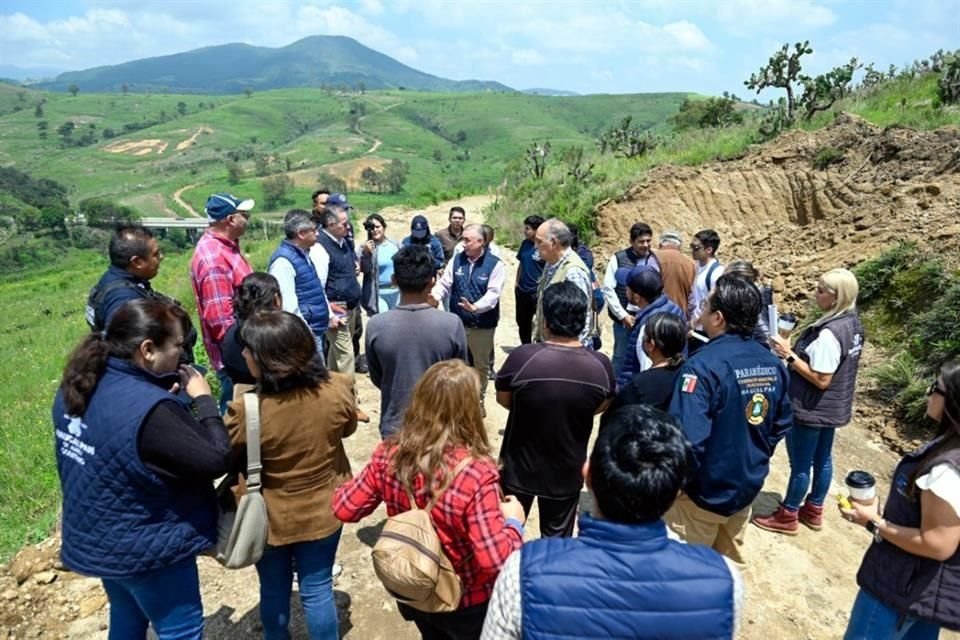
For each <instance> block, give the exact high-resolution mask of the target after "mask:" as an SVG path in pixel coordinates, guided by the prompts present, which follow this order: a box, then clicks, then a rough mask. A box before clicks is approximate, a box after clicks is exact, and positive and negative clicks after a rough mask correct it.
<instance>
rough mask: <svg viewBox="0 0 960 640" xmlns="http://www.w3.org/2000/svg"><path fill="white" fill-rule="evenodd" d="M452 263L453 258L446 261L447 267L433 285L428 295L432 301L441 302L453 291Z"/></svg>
mask: <svg viewBox="0 0 960 640" xmlns="http://www.w3.org/2000/svg"><path fill="white" fill-rule="evenodd" d="M453 262H454V260H453V258H450V259H449V260H448V261H447V265H446V266H445V267H444V268H443V274H442V275H441V276H440V279H439V280H437V281H436V283H435V284H434V285H433V289H432V290H431V291H430V295H431V296H433V299H434V300H443V299H444V298H446V297H447V296H448V295H450V291H451V289H453ZM457 302H459V300H458V301H457Z"/></svg>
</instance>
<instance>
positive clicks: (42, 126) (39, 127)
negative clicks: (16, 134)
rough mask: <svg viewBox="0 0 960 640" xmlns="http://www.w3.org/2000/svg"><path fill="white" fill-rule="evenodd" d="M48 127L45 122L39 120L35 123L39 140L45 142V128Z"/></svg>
mask: <svg viewBox="0 0 960 640" xmlns="http://www.w3.org/2000/svg"><path fill="white" fill-rule="evenodd" d="M49 126H50V123H48V122H47V121H46V120H40V121H39V122H37V135H39V136H40V139H41V140H46V138H47V128H48V127H49Z"/></svg>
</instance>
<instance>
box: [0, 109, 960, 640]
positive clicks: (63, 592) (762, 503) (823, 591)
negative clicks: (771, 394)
mask: <svg viewBox="0 0 960 640" xmlns="http://www.w3.org/2000/svg"><path fill="white" fill-rule="evenodd" d="M864 125H865V123H861V122H858V121H856V120H852V121H850V122H849V123H841V124H840V125H839V126H838V127H834V128H832V129H829V130H827V131H825V132H823V133H821V134H818V135H814V134H810V133H806V132H794V133H791V134H788V135H786V136H783V137H782V138H781V140H778V141H777V142H776V143H775V144H774V145H772V146H771V147H769V148H764V149H763V150H761V152H760V153H759V154H756V155H753V156H748V157H747V158H744V159H743V160H739V161H736V162H731V163H721V164H716V165H709V166H705V167H700V168H696V169H691V168H670V167H667V168H663V169H658V170H655V171H654V172H652V173H651V176H650V180H648V181H647V182H646V183H645V184H643V185H638V186H637V187H635V188H634V189H632V190H631V191H630V192H629V193H628V194H626V195H625V197H623V198H622V199H620V200H618V201H615V202H614V201H611V202H608V203H605V204H604V205H603V206H601V207H600V217H599V225H600V230H601V234H602V235H601V242H600V243H601V248H600V249H598V250H597V251H596V257H597V261H598V264H605V262H606V260H607V259H608V258H609V255H610V252H611V251H612V250H613V249H615V248H619V246H620V245H621V244H623V238H624V237H625V236H626V235H627V230H628V229H629V225H630V224H631V223H632V222H634V221H636V220H638V219H643V220H646V221H648V222H650V223H651V224H652V225H653V226H654V228H655V230H657V231H660V230H662V229H664V228H668V227H675V228H678V229H680V230H682V231H683V232H684V233H685V235H686V236H687V238H689V236H690V234H691V232H693V231H695V230H697V229H699V228H702V227H705V226H714V227H715V228H717V229H718V230H719V231H720V233H721V236H722V237H723V238H724V243H723V244H722V245H721V254H722V256H723V257H724V259H725V260H730V259H732V258H733V257H735V256H736V257H749V258H753V259H755V260H756V261H757V262H758V264H759V265H760V266H761V267H762V268H763V269H764V271H765V272H766V273H768V274H770V275H771V276H772V277H773V281H774V283H775V286H776V288H777V290H778V296H779V297H780V299H781V300H783V301H784V303H785V306H786V307H788V308H795V309H796V310H800V309H802V308H803V301H804V300H805V299H806V295H807V293H808V290H809V288H810V286H811V284H812V283H813V281H814V279H815V278H816V276H817V274H819V272H821V271H823V270H826V269H828V268H830V267H833V266H836V265H846V264H851V263H853V262H856V261H858V260H860V259H863V258H866V257H869V256H872V255H875V254H876V253H879V252H880V251H881V250H882V249H883V248H884V247H885V246H888V245H889V243H890V242H891V241H893V240H894V239H897V238H899V237H911V238H915V239H917V240H920V241H921V242H923V243H930V244H931V245H932V246H936V247H939V248H942V249H945V250H953V249H956V247H957V246H958V242H960V238H958V235H957V230H956V225H957V218H956V212H957V210H958V209H957V206H958V203H960V178H958V175H957V166H958V165H957V164H954V165H953V166H952V167H951V166H950V164H949V162H950V158H951V157H953V158H956V157H957V156H955V155H952V154H954V150H955V149H957V148H960V144H957V142H958V141H960V134H957V133H956V132H953V133H950V132H946V133H940V132H934V133H930V134H914V133H912V132H906V131H904V130H892V131H890V132H887V133H884V132H880V131H879V130H876V129H875V128H870V127H869V125H866V127H865V126H864ZM844 127H846V128H844ZM831 136H832V137H831ZM843 140H846V142H845V143H844V142H843ZM884 140H886V142H884ZM827 143H836V144H845V145H846V146H845V148H847V149H848V151H847V159H846V160H845V161H844V163H842V164H841V165H839V166H836V167H831V168H830V169H829V170H827V171H825V172H817V171H814V170H812V169H811V168H810V166H809V160H810V157H811V155H812V154H813V153H815V151H816V150H817V149H818V148H820V147H821V146H823V145H824V144H827ZM867 145H873V146H872V147H870V148H869V149H868V147H867ZM891 145H893V146H891ZM894 146H895V147H897V149H898V150H897V151H896V152H894V151H893V147H894ZM875 154H878V155H875ZM905 156H908V157H905ZM868 158H872V159H868ZM941 167H945V169H942V170H941ZM858 176H859V177H858ZM489 200H490V198H487V197H474V198H465V199H464V200H463V201H462V204H464V206H465V207H466V209H467V212H468V222H469V221H471V220H477V215H476V214H477V211H478V209H479V208H480V207H481V206H482V205H483V204H485V203H486V202H488V201H489ZM848 200H849V202H848ZM449 205H450V203H445V204H443V205H440V206H437V207H431V208H428V209H427V210H426V211H425V212H424V213H425V214H426V215H427V216H428V218H429V219H430V223H431V228H432V229H433V230H436V229H438V228H440V227H441V226H443V224H445V221H446V212H447V209H448V207H449ZM383 214H384V216H385V217H386V218H387V222H388V230H387V233H388V236H389V237H391V238H394V239H399V238H401V237H402V236H404V235H406V233H407V231H406V229H407V225H408V224H409V219H410V217H411V215H412V212H410V211H406V210H402V209H399V208H390V209H387V210H385V211H384V212H383ZM510 253H511V252H509V251H507V252H505V261H506V264H507V267H508V270H509V271H510V273H509V274H508V280H507V281H508V282H512V277H513V271H514V269H515V266H516V265H515V260H514V259H513V258H512V256H511V255H510ZM502 304H503V309H502V313H501V325H500V327H499V329H498V332H497V340H496V344H497V362H498V363H502V362H503V359H504V357H505V355H506V352H507V351H508V350H509V349H510V348H511V347H513V346H515V345H516V344H517V342H518V341H517V338H516V327H515V324H514V322H513V315H514V305H513V296H512V294H511V292H509V291H508V292H507V293H506V294H505V295H504V297H503V302H502ZM604 341H605V343H606V345H605V351H608V352H609V349H610V347H611V341H612V339H611V336H610V329H609V322H606V321H605V335H604ZM878 357H879V355H878V353H877V352H876V349H875V348H874V347H873V346H872V345H871V344H870V343H869V342H868V345H867V351H866V355H865V358H866V359H867V360H868V361H869V360H876V359H877V358H878ZM358 388H359V393H360V398H361V402H362V405H363V407H364V408H365V409H366V410H367V411H368V412H369V413H370V414H371V416H372V417H373V422H372V423H371V424H369V425H361V428H360V429H359V430H358V432H357V433H356V434H355V435H354V436H353V437H351V438H350V440H349V441H348V443H347V451H348V454H349V456H350V459H351V462H352V464H353V466H354V469H355V470H359V469H360V468H361V466H362V465H363V464H364V462H365V461H366V459H367V458H368V456H369V454H370V452H371V451H372V449H373V448H374V446H375V445H376V443H377V442H378V440H379V436H378V432H377V428H376V421H377V419H378V406H379V402H378V392H377V391H376V390H375V389H374V388H373V387H372V386H371V385H370V382H369V379H367V378H366V377H365V376H358ZM489 393H490V394H491V398H489V399H488V402H487V407H488V410H489V411H490V413H489V416H488V418H487V420H486V426H487V430H488V434H489V436H490V438H491V441H492V442H493V443H494V447H495V448H498V447H499V442H500V436H499V430H500V429H501V428H502V427H503V425H504V424H505V419H506V414H505V412H504V411H503V410H502V409H501V408H500V407H499V406H497V405H496V403H495V402H494V401H493V398H492V393H493V392H492V385H491V390H490V392H489ZM878 420H881V421H883V422H884V424H886V423H887V422H891V420H890V418H889V416H887V415H885V414H883V413H881V412H879V410H878V408H876V407H873V406H871V405H869V403H866V402H864V401H863V399H862V398H861V399H860V400H859V401H858V405H857V410H856V412H855V418H854V421H853V423H852V424H851V425H850V426H849V427H847V428H844V429H841V430H840V431H839V432H838V434H837V440H836V444H835V448H834V461H835V467H836V477H835V482H834V485H835V487H834V491H832V492H831V493H835V492H836V491H837V490H839V482H840V481H841V479H842V477H843V475H845V473H846V471H847V470H849V469H853V468H862V469H868V470H870V471H872V472H874V473H875V475H877V476H878V478H879V479H880V484H881V486H882V487H884V490H883V491H882V493H885V489H886V487H887V486H889V479H890V471H891V470H892V468H893V465H894V463H895V462H896V456H895V455H894V454H893V453H892V452H891V451H890V450H889V448H888V447H887V446H886V445H885V444H884V443H883V442H882V440H881V438H880V435H879V434H878V433H877V431H876V429H877V421H878ZM784 449H785V447H784V446H782V445H781V446H780V447H779V448H778V452H777V455H776V457H775V458H774V460H773V463H772V468H771V473H770V476H769V478H768V479H767V482H766V485H765V486H764V490H763V492H762V493H761V495H760V496H759V497H758V499H757V501H756V503H755V505H754V507H755V509H756V510H757V511H759V512H766V511H769V510H772V508H773V507H774V506H775V504H776V503H777V501H778V500H779V498H780V496H781V492H782V491H783V489H784V487H785V485H786V481H787V476H788V472H789V467H788V463H787V460H786V455H785V450H784ZM584 498H585V501H584V502H582V505H583V504H585V502H586V494H584ZM383 518H384V512H383V509H382V508H381V509H380V510H378V511H377V512H376V513H375V514H374V515H373V516H371V517H369V518H368V519H367V520H365V521H364V522H363V523H361V524H359V525H346V526H345V528H344V534H343V538H342V541H341V545H340V551H339V554H338V560H339V562H341V563H342V564H343V565H344V573H343V575H342V576H341V577H340V578H339V580H338V581H337V583H336V587H335V588H336V597H337V603H338V607H339V609H340V613H341V631H342V632H343V633H344V634H345V636H346V637H347V638H358V639H361V640H377V639H389V640H407V639H413V638H415V637H417V634H416V631H415V629H414V628H413V626H412V625H410V624H407V623H405V622H404V621H403V620H402V619H401V618H400V616H399V614H398V613H397V612H396V607H395V605H394V603H393V601H392V600H391V599H390V598H388V597H387V596H386V593H385V592H384V590H383V589H382V587H381V586H380V585H379V583H378V582H377V580H376V577H375V576H374V574H373V571H372V567H371V565H370V559H369V552H370V545H371V544H372V542H373V541H374V540H375V537H376V534H377V531H378V528H377V527H378V525H379V524H380V523H382V521H383ZM536 523H537V520H536V511H534V513H533V517H532V519H531V522H530V526H529V528H528V537H535V536H536V535H537V524H536ZM868 542H869V536H868V534H867V533H866V532H865V531H864V530H863V529H861V528H859V527H856V526H854V525H851V524H849V523H847V522H845V521H843V520H842V519H841V518H840V517H839V515H838V513H837V512H836V511H835V510H834V509H833V508H832V506H831V508H828V509H827V510H826V522H825V527H824V530H823V531H822V532H819V533H815V532H813V531H810V530H808V529H805V528H803V529H801V531H800V534H799V535H798V536H797V537H794V538H789V537H785V536H777V535H775V534H770V533H766V532H763V531H760V530H759V529H756V528H752V527H751V528H750V530H749V531H748V532H747V540H746V550H745V555H746V557H747V561H748V566H747V568H746V570H745V573H744V575H745V578H746V587H747V599H746V610H745V612H744V616H743V620H742V626H741V634H740V636H739V637H741V638H745V639H747V640H767V639H771V638H778V639H779V638H811V639H820V638H823V639H828V638H837V637H840V636H841V635H842V633H843V629H844V628H845V625H846V620H847V617H848V614H849V610H850V606H851V604H852V602H853V598H854V595H855V593H856V584H855V574H856V570H857V567H858V565H859V562H860V559H861V557H862V555H863V551H864V550H865V548H866V547H867V544H868ZM55 551H56V548H55V543H48V545H47V546H46V547H43V548H40V549H39V550H38V549H35V548H32V547H31V548H27V549H25V550H24V551H23V552H22V553H21V554H20V556H18V558H17V559H15V561H14V563H13V565H12V567H11V568H8V569H7V570H6V571H3V572H0V638H2V637H4V636H3V634H4V632H6V633H7V634H8V637H18V638H19V637H30V636H31V633H32V634H33V635H35V634H36V632H37V630H39V631H40V632H41V635H43V636H44V637H72V638H97V639H99V638H105V637H106V632H105V631H104V628H105V621H106V607H105V606H104V605H105V599H104V598H103V595H102V592H101V590H100V588H99V586H98V583H97V581H95V580H91V579H84V578H77V577H75V576H71V574H68V573H61V572H59V571H50V570H51V569H52V568H53V560H52V558H53V557H55ZM31 560H34V563H33V567H32V568H31V567H30V566H29V565H30V561H31ZM200 567H201V579H202V584H203V597H204V605H205V613H206V615H207V622H208V634H207V635H208V637H211V638H222V639H227V638H229V639H231V640H232V639H244V638H256V637H259V635H260V630H259V627H258V614H257V610H256V603H257V600H258V596H257V579H256V575H255V572H254V570H253V569H247V570H244V571H235V572H232V571H227V570H224V569H221V568H220V567H219V566H218V565H216V564H215V563H214V562H213V561H210V560H207V559H203V560H201V561H200ZM37 571H40V572H41V573H39V574H36V572H37ZM14 574H20V575H22V576H25V582H24V583H23V585H21V586H19V587H18V586H17V580H16V579H15V578H14V577H13V576H14ZM32 574H36V576H34V577H30V576H31V575H32ZM51 577H52V578H53V579H54V582H53V583H52V584H40V582H43V581H46V580H49V579H50V578H51ZM294 617H295V624H294V637H299V638H304V637H306V635H305V632H304V631H303V627H302V621H301V619H300V614H299V611H298V607H297V605H296V602H295V605H294ZM942 637H946V638H956V637H958V636H957V635H956V634H950V633H945V634H943V636H942Z"/></svg>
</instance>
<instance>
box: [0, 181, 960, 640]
mask: <svg viewBox="0 0 960 640" xmlns="http://www.w3.org/2000/svg"><path fill="white" fill-rule="evenodd" d="M488 201H489V198H487V197H483V196H480V197H471V198H465V199H463V200H462V201H461V204H463V205H464V207H465V208H466V209H467V216H468V222H469V221H476V220H478V212H479V209H480V208H481V207H482V206H483V205H484V204H486V202H488ZM449 206H450V203H446V204H443V205H440V206H437V207H431V208H428V209H426V210H425V211H424V212H423V213H424V214H425V215H427V217H428V219H429V220H430V223H431V228H432V229H433V230H436V229H439V228H440V227H442V226H443V225H444V224H446V215H447V210H448V208H449ZM383 214H384V216H385V218H386V220H387V223H388V229H387V234H388V236H389V237H391V238H395V239H399V238H401V237H403V236H404V235H406V233H407V228H408V226H407V225H408V224H409V219H410V217H411V216H412V212H410V211H404V210H402V209H399V208H391V209H387V210H385V211H384V212H383ZM504 254H505V255H504V258H505V262H506V265H507V268H508V271H509V272H510V273H509V274H508V282H512V277H513V272H514V270H515V268H516V261H515V260H514V258H513V256H512V252H510V251H505V252H504ZM597 258H598V262H599V261H601V260H604V261H605V259H606V258H605V257H604V256H599V255H598V256H597ZM513 318H514V301H513V295H512V292H509V291H508V292H507V293H506V294H505V295H504V296H503V299H502V312H501V324H500V327H499V329H498V331H497V339H496V345H497V353H496V357H497V363H498V364H500V363H502V362H503V360H504V358H505V357H506V354H507V353H508V352H509V350H510V348H512V347H513V346H515V345H516V344H517V343H518V339H517V334H516V325H515V323H514V320H513ZM604 329H605V334H604V342H605V350H606V351H608V352H609V349H610V347H611V341H612V338H611V336H610V328H609V323H605V327H604ZM868 348H869V347H868ZM357 382H358V389H359V393H360V399H361V403H362V405H363V407H364V408H365V409H366V411H367V412H368V413H370V414H371V417H372V422H371V424H368V425H361V427H360V429H359V430H358V431H357V433H356V434H355V435H354V436H352V437H351V438H350V439H349V441H348V442H347V451H348V454H349V456H350V459H351V463H352V464H353V468H354V470H355V471H357V470H359V469H360V468H361V467H362V466H363V464H364V463H365V462H366V461H367V459H368V457H369V455H370V453H371V451H372V450H373V448H374V447H375V446H376V444H377V442H378V441H379V435H378V431H377V426H376V422H377V420H378V418H379V411H378V408H379V395H378V391H377V390H376V389H375V388H374V387H373V386H372V385H371V384H370V381H369V379H368V378H367V377H366V376H358V377H357ZM488 393H490V395H491V397H490V398H488V401H487V403H486V404H487V407H488V411H489V415H488V417H487V419H486V426H487V430H488V434H489V436H490V439H491V441H492V443H493V444H494V448H495V450H497V449H498V448H499V444H500V435H499V432H500V430H501V429H502V428H503V426H504V425H505V423H506V412H505V411H504V410H503V409H502V408H500V407H499V406H498V405H497V404H496V402H494V399H493V397H492V395H493V386H492V385H491V386H490V390H489V392H488ZM834 454H835V455H834V459H835V465H836V476H837V479H836V480H835V482H834V484H835V485H838V482H839V481H841V480H842V476H843V475H844V474H845V473H846V471H847V470H849V469H853V468H862V469H868V470H870V471H872V472H874V473H875V474H876V475H877V476H878V477H879V478H880V481H881V486H883V487H887V486H888V482H889V472H890V470H891V469H892V467H893V464H894V462H895V456H894V455H893V454H892V453H890V451H889V450H888V449H887V448H886V447H884V446H883V445H882V444H879V441H878V440H877V436H876V435H875V434H872V433H871V432H869V431H868V429H867V428H866V427H865V426H863V425H862V424H860V423H859V422H858V421H857V420H855V421H854V423H853V424H851V425H850V426H849V427H847V428H845V429H842V430H840V432H839V433H838V434H837V440H836V446H835V451H834ZM788 471H789V468H788V464H787V460H786V455H785V451H784V446H783V445H781V446H780V447H779V450H778V453H777V456H776V457H775V459H774V461H773V465H772V470H771V473H770V476H769V478H768V480H767V483H766V486H765V487H764V491H763V493H761V495H760V497H759V498H758V499H757V501H756V503H755V509H756V510H758V511H762V512H766V511H767V510H771V509H772V508H773V507H774V505H775V504H776V502H777V500H778V499H779V497H780V495H781V492H782V491H783V489H784V487H785V485H786V481H787V474H788ZM835 492H836V491H834V492H833V493H835ZM884 492H885V491H884ZM583 497H584V499H585V500H584V501H582V502H581V505H582V506H583V505H585V504H587V502H588V499H587V496H586V493H584V494H583ZM828 506H829V507H830V508H828V509H827V510H826V523H825V527H824V530H823V531H822V532H819V533H815V532H813V531H810V530H808V529H805V528H804V529H802V530H801V532H800V535H799V536H797V537H794V538H789V537H785V536H777V535H774V534H770V533H766V532H763V531H760V530H759V529H756V528H753V527H751V529H750V530H749V531H748V534H747V542H746V556H747V559H748V567H747V569H746V571H745V574H744V575H745V579H746V586H747V596H746V610H745V612H744V616H743V619H742V624H741V633H740V638H744V639H746V640H768V639H772V638H801V639H806V638H809V639H821V638H822V639H827V638H838V637H840V636H841V635H842V633H843V630H844V628H845V625H846V620H847V616H848V614H849V610H850V606H851V604H852V602H853V598H854V595H855V593H856V584H855V579H854V576H855V574H856V570H857V567H858V565H859V562H860V559H861V557H862V555H863V551H864V549H865V548H866V546H867V544H868V542H869V535H868V534H867V532H866V531H865V530H863V529H861V528H859V527H856V526H854V525H851V524H849V523H847V522H845V521H843V520H842V519H841V518H840V517H839V515H838V513H837V512H836V511H835V510H834V509H833V508H832V502H831V503H830V505H828ZM532 516H533V517H532V518H531V521H530V523H529V526H528V529H527V537H528V538H530V539H532V538H535V537H537V535H538V530H537V529H538V526H537V516H536V511H534V513H533V514H532ZM384 518H385V512H384V510H383V508H382V507H381V508H380V509H379V510H378V511H377V512H376V513H375V514H374V515H372V516H370V517H369V518H367V519H366V520H365V521H364V522H362V523H360V524H357V525H346V526H345V528H344V532H343V538H342V541H341V544H340V550H339V553H338V561H339V562H340V563H342V564H343V566H344V571H343V574H342V575H341V576H340V578H339V579H338V580H337V583H336V587H335V589H336V598H337V604H338V608H339V610H340V614H341V632H342V633H343V635H345V637H347V638H351V639H354V638H355V639H358V640H380V639H383V640H387V639H389V640H413V639H414V638H416V637H417V633H416V630H415V628H414V627H413V626H412V625H410V624H408V623H406V622H404V621H403V620H402V619H401V618H400V616H399V614H398V613H397V611H396V606H395V604H394V601H393V600H392V599H391V598H389V597H388V596H387V594H386V592H385V591H384V590H383V588H382V587H381V585H380V584H379V582H378V581H377V579H376V576H375V575H374V573H373V570H372V567H371V564H370V547H371V545H372V544H373V542H374V540H375V539H376V536H377V533H378V531H379V526H381V525H382V522H383V520H384ZM200 571H201V581H202V586H203V598H204V608H205V614H206V616H207V623H208V633H207V636H208V637H209V638H214V639H223V640H226V639H230V640H238V639H246V638H250V639H252V638H257V637H259V636H260V629H259V626H258V625H259V618H258V613H257V602H258V593H257V589H258V587H257V577H256V573H255V571H254V570H253V569H246V570H243V571H227V570H225V569H222V568H220V567H219V565H217V564H216V563H214V562H213V561H212V560H208V559H201V561H200ZM5 588H6V587H5V586H4V585H3V584H0V592H3V593H2V594H0V595H4V594H6V593H7V592H6V591H3V590H4V589H5ZM38 588H39V587H38ZM43 589H44V591H43V592H42V593H43V594H44V595H42V596H38V597H37V598H35V599H34V600H33V602H35V603H36V605H35V607H31V608H29V611H30V613H29V615H30V616H31V618H32V620H31V622H30V624H28V625H27V626H26V627H23V629H27V628H29V629H33V630H36V629H39V628H44V629H47V630H48V631H49V633H47V634H45V635H46V637H57V636H61V635H62V636H66V637H71V638H84V639H94V638H96V639H101V638H106V631H105V630H104V629H105V628H106V613H107V610H106V607H105V606H103V605H104V604H105V599H104V598H103V596H102V592H100V589H99V586H98V582H97V581H95V580H91V579H82V578H72V577H71V576H70V575H69V574H59V577H58V579H57V581H56V582H54V583H53V584H50V585H47V586H44V587H43ZM14 601H17V600H14ZM14 601H7V602H5V603H4V602H3V601H2V600H0V609H2V608H3V607H7V606H12V602H14ZM21 601H22V599H21ZM17 602H19V601H17ZM293 609H294V629H293V633H294V637H296V638H306V633H305V631H304V629H303V625H302V619H301V616H300V613H299V605H298V603H297V602H296V599H295V601H294V607H293ZM3 625H4V619H3V617H2V616H0V632H2V631H3ZM8 629H12V627H8ZM17 629H18V630H17V631H12V630H11V631H10V634H11V635H10V637H21V636H20V631H19V629H21V627H17ZM23 633H24V637H26V633H27V632H26V631H23ZM0 637H3V634H2V633H0ZM943 637H956V636H954V635H952V634H944V636H943Z"/></svg>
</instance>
